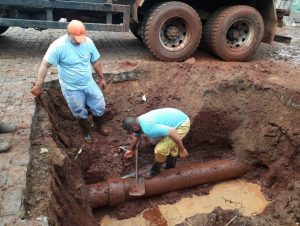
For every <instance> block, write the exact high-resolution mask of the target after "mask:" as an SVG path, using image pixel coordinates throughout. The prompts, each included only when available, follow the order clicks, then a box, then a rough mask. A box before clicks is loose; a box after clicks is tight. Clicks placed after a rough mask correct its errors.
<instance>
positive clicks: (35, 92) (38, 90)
mask: <svg viewBox="0 0 300 226" xmlns="http://www.w3.org/2000/svg"><path fill="white" fill-rule="evenodd" d="M31 93H32V94H33V95H34V96H39V95H41V94H42V88H41V87H40V86H39V85H34V86H33V87H32V88H31Z"/></svg>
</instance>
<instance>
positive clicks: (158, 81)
mask: <svg viewBox="0 0 300 226" xmlns="http://www.w3.org/2000/svg"><path fill="white" fill-rule="evenodd" d="M284 70H286V69H284ZM282 73H286V72H285V71H282V70H281V67H280V65H279V64H275V63H269V64H268V65H262V64H258V63H253V64H251V63H247V64H244V65H243V64H241V63H239V64H238V63H224V64H220V63H218V64H214V63H212V64H205V65H198V64H197V63H195V64H188V63H171V64H170V63H168V64H167V63H160V62H155V63H148V64H143V65H139V66H138V67H137V68H136V69H135V70H134V71H132V72H127V73H120V74H115V75H112V74H109V75H107V80H108V84H109V86H108V89H107V90H106V91H105V92H104V95H105V98H106V102H107V113H106V114H105V116H104V117H105V119H106V121H107V125H108V126H109V127H110V128H111V130H112V131H113V133H112V134H111V135H110V136H107V137H105V136H102V135H100V134H99V133H98V132H97V131H95V130H93V131H92V137H93V142H92V143H90V144H87V143H85V142H84V140H83V138H82V134H81V132H80V130H79V127H78V124H77V122H76V120H75V119H74V118H73V117H72V115H71V112H70V111H69V109H68V107H67V104H66V102H65V101H64V99H63V97H62V94H61V92H60V87H59V84H58V82H57V81H56V82H52V83H50V84H48V85H47V87H46V89H45V92H44V94H43V96H42V99H43V100H44V101H43V102H44V107H43V108H42V107H39V108H38V111H37V114H36V123H35V129H34V130H33V136H32V161H31V168H32V169H31V170H30V171H29V172H31V173H30V175H29V177H28V178H29V186H28V198H27V204H28V210H30V213H31V216H38V215H47V216H48V217H49V218H50V223H51V224H57V225H60V224H61V225H96V224H97V221H99V220H100V219H101V218H102V217H103V216H104V215H105V214H110V215H111V216H112V217H115V218H118V219H125V218H129V217H133V216H135V215H137V214H138V213H140V212H141V211H143V210H145V209H146V208H149V207H153V206H156V205H159V204H167V203H174V202H176V201H178V200H179V199H180V198H181V197H188V196H191V195H193V194H198V195H201V194H208V193H209V190H210V186H208V185H202V186H198V187H195V188H191V189H186V190H184V191H173V192H169V193H166V194H162V195H159V196H155V197H151V198H149V199H147V200H135V201H130V202H126V203H124V204H121V205H119V206H117V207H113V208H110V207H103V208H98V209H95V210H93V213H92V210H91V209H90V208H89V205H88V201H87V200H86V198H85V197H86V196H85V194H86V193H85V192H86V190H85V184H92V183H96V182H101V181H105V180H107V179H108V178H110V177H119V176H122V175H126V174H128V173H130V172H133V171H134V164H133V161H132V160H127V159H125V158H124V157H123V153H122V152H119V151H118V147H119V146H121V145H128V144H129V143H130V137H129V136H128V134H127V133H126V132H125V131H124V130H123V129H122V128H121V122H122V120H123V119H124V117H126V116H128V115H134V116H138V115H140V114H142V113H145V112H147V111H149V110H152V109H156V108H161V107H176V108H179V109H181V110H183V111H184V112H186V113H187V114H188V115H189V116H190V118H191V121H192V126H191V130H190V132H189V134H188V135H187V137H186V138H185V139H184V144H185V145H186V147H187V149H188V150H189V152H190V157H189V158H188V159H186V160H184V161H179V163H178V164H183V163H189V162H203V161H209V160H214V159H222V158H235V159H238V160H239V161H241V162H243V163H245V164H247V165H249V166H250V168H251V170H250V171H249V173H247V174H246V175H245V176H244V179H245V180H247V181H252V182H256V183H258V184H261V185H262V186H263V192H264V194H265V195H266V197H267V198H268V200H269V201H270V204H269V205H268V207H267V209H266V210H265V211H264V213H262V214H260V215H258V216H255V217H254V218H248V217H242V216H241V215H238V213H236V212H234V211H223V210H221V209H215V210H214V211H213V212H212V213H211V214H208V215H207V214H204V215H203V214H200V215H196V216H195V217H192V218H191V219H189V222H194V223H193V225H199V222H207V224H205V225H225V224H226V223H228V221H229V220H230V219H232V216H237V215H238V216H239V219H238V221H236V222H239V224H236V222H235V225H243V224H244V225H246V224H247V225H255V224H257V223H259V224H260V225H279V224H282V225H288V224H295V223H296V222H299V220H300V219H299V218H300V208H299V205H300V194H299V191H300V173H299V172H300V168H299V166H300V117H299V110H300V90H299V87H300V86H299V84H298V85H297V82H298V81H299V79H298V78H297V72H296V71H290V72H288V73H286V77H285V80H283V79H282V77H279V76H278V75H279V74H282ZM295 83H296V84H295ZM143 95H145V96H146V101H144V100H143V99H142V96H143ZM38 103H41V102H40V101H39V100H38ZM45 103H46V104H45ZM45 105H46V109H47V111H48V112H46V111H45ZM47 114H48V115H49V117H47ZM49 120H50V121H51V122H52V124H50V123H49ZM49 129H52V133H51V132H50V130H49ZM42 147H46V148H48V150H49V151H48V152H47V153H44V154H41V153H40V148H42ZM153 147H154V146H153V144H152V143H151V141H149V140H148V139H147V138H146V137H143V139H142V141H141V143H140V145H139V153H140V154H139V164H140V168H146V167H148V166H149V165H150V164H151V163H152V161H153V157H154V156H153ZM79 150H81V151H82V152H81V154H80V155H78V156H77V154H78V153H79ZM41 170H42V172H41ZM48 185H49V186H48ZM48 203H49V204H48ZM204 219H205V220H204Z"/></svg>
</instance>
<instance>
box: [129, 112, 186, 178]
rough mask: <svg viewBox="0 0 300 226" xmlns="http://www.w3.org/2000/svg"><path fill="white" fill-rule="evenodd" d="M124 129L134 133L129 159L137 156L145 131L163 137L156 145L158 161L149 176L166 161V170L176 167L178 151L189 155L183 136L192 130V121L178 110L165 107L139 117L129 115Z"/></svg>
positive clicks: (151, 136) (155, 172)
mask: <svg viewBox="0 0 300 226" xmlns="http://www.w3.org/2000/svg"><path fill="white" fill-rule="evenodd" d="M123 128H124V129H126V130H127V131H128V132H131V133H133V136H132V141H131V145H130V147H129V149H128V151H127V152H126V153H125V157H126V158H131V157H132V156H133V154H134V151H135V150H136V146H137V144H138V142H139V140H140V138H141V135H142V134H145V135H147V136H148V137H150V138H158V137H159V138H161V140H160V141H159V143H158V144H157V145H156V146H155V149H154V155H155V161H154V164H153V165H152V167H151V168H150V169H149V170H148V172H147V176H148V177H152V176H155V175H156V174H158V173H159V172H160V169H161V166H162V164H163V163H164V162H166V167H165V168H166V169H169V168H174V167H175V166H176V162H177V157H178V154H179V157H180V158H186V157H187V156H188V152H187V150H186V149H185V147H184V146H183V143H182V139H183V138H184V137H185V135H186V134H187V133H188V131H189V129H190V120H189V117H188V116H187V115H186V114H185V113H183V112H182V111H180V110H178V109H175V108H161V109H157V110H152V111H149V112H148V113H145V114H143V115H141V116H139V117H137V118H135V117H127V118H126V119H125V120H124V121H123Z"/></svg>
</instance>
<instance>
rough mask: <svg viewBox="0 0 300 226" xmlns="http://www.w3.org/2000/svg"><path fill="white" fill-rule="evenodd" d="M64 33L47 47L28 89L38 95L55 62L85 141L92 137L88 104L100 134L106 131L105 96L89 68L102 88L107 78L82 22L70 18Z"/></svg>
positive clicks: (64, 91) (106, 133) (62, 88)
mask: <svg viewBox="0 0 300 226" xmlns="http://www.w3.org/2000/svg"><path fill="white" fill-rule="evenodd" d="M67 32H68V33H67V34H66V35H64V36H62V37H60V38H58V39H57V40H55V41H54V42H53V43H52V44H51V45H50V47H49V49H48V50H47V52H46V54H45V56H44V58H43V61H42V63H41V65H40V67H39V70H38V75H37V80H36V82H35V85H34V87H33V88H32V90H31V93H32V94H34V95H35V96H39V95H40V94H41V93H42V86H43V82H44V80H45V77H46V75H47V71H48V69H49V68H50V66H51V65H57V66H58V78H59V83H60V86H61V91H62V93H63V96H64V98H65V100H66V101H67V103H68V106H69V108H70V110H71V112H72V114H73V115H74V117H75V118H76V119H77V120H78V122H79V126H80V128H81V130H82V132H83V134H84V139H85V140H86V141H87V142H90V141H91V140H92V137H91V135H90V126H89V123H88V111H87V108H86V106H88V107H89V108H90V109H91V111H92V114H93V122H94V125H95V126H96V127H97V128H98V129H99V132H100V133H101V134H102V135H109V130H108V129H107V128H105V127H104V126H103V123H104V122H103V119H102V117H101V116H102V115H103V114H104V111H105V100H104V97H103V94H102V91H101V90H100V88H99V87H98V85H97V84H96V82H95V81H94V79H93V77H92V69H91V65H92V67H93V69H94V71H95V72H96V73H97V74H98V76H99V84H100V86H101V88H102V89H103V90H104V89H105V88H106V82H105V79H104V76H103V73H102V68H101V64H100V61H99V58H100V54H99V52H98V50H97V48H96V46H95V44H94V43H93V41H92V40H91V39H90V38H88V37H86V29H85V27H84V25H83V23H82V22H80V21H78V20H72V21H71V22H70V23H69V25H68V29H67Z"/></svg>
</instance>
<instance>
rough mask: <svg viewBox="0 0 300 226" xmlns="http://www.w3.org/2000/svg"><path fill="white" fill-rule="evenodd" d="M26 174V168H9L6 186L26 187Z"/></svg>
mask: <svg viewBox="0 0 300 226" xmlns="http://www.w3.org/2000/svg"><path fill="white" fill-rule="evenodd" d="M26 173H27V167H26V166H14V167H10V169H9V171H8V177H7V182H6V185H7V186H19V187H22V186H23V187H24V188H25V185H26Z"/></svg>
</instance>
